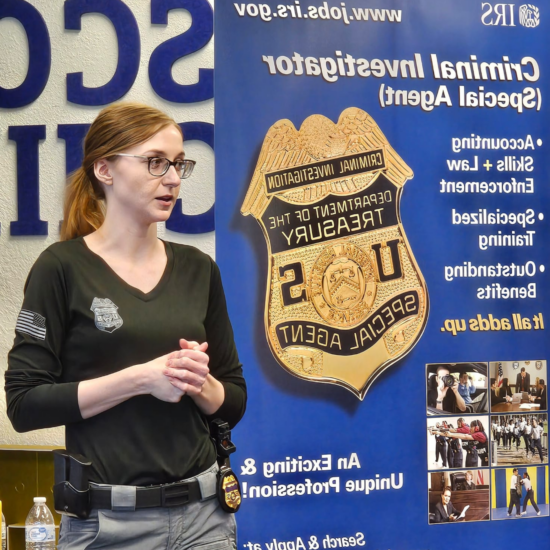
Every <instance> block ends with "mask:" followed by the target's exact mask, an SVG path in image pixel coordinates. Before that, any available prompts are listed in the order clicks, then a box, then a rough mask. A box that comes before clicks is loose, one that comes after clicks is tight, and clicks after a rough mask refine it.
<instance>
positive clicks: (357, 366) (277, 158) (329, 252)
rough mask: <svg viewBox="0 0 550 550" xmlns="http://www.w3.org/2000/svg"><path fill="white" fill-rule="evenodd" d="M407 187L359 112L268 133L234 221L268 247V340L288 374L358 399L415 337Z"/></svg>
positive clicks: (418, 287) (418, 329) (407, 175)
mask: <svg viewBox="0 0 550 550" xmlns="http://www.w3.org/2000/svg"><path fill="white" fill-rule="evenodd" d="M412 177H413V172H412V171H411V169H410V168H409V167H408V166H407V164H405V162H404V161H403V160H402V159H401V157H400V156H399V155H398V154H397V152H396V151H395V150H394V149H393V148H392V147H391V145H390V144H389V143H388V141H387V139H386V137H385V136H384V134H383V133H382V131H381V130H380V128H379V127H378V125H377V124H376V122H375V121H374V120H373V119H372V117H370V116H369V115H368V114H367V113H366V112H365V111H363V110H361V109H358V108H354V107H351V108H348V109H346V110H345V111H343V112H342V113H341V115H340V118H339V120H338V122H337V123H336V124H335V123H334V122H332V121H331V120H329V119H327V118H326V117H324V116H322V115H313V116H310V117H308V118H307V119H306V120H305V121H304V122H303V124H302V126H301V128H300V130H299V131H298V130H296V128H295V127H294V125H293V123H292V122H291V121H289V120H280V121H278V122H276V123H275V124H274V125H273V126H272V127H271V128H270V129H269V131H268V132H267V135H266V137H265V139H264V142H263V146H262V148H261V151H260V155H259V158H258V161H257V164H256V169H255V171H254V175H253V177H252V181H251V183H250V186H249V189H248V192H247V195H246V198H245V200H244V203H243V205H242V208H241V212H242V214H243V215H249V214H251V215H252V216H254V217H255V218H256V220H257V221H258V223H259V224H260V226H261V228H262V230H263V233H264V235H265V237H266V241H267V247H268V261H269V270H268V281H267V287H266V302H265V328H266V334H267V339H268V342H269V345H270V348H271V350H272V352H273V355H274V356H275V358H276V359H277V361H278V362H279V363H280V364H281V365H282V366H283V367H284V368H285V369H286V370H288V371H289V372H291V373H292V374H294V375H296V376H299V377H301V378H304V379H308V380H312V381H315V382H328V383H333V384H338V385H341V386H344V387H345V388H347V389H349V390H350V391H352V392H353V393H354V394H355V395H356V396H357V397H359V398H360V399H363V398H364V396H365V394H366V392H367V390H368V388H369V386H370V385H371V384H372V382H373V381H374V380H375V379H376V377H377V376H378V375H379V374H380V373H381V372H382V371H383V370H384V369H386V368H387V367H388V366H390V365H391V364H393V363H395V362H396V361H397V360H398V359H399V358H401V357H403V355H405V354H406V353H407V352H408V351H410V350H411V348H412V347H413V346H414V345H415V343H416V342H417V341H418V339H419V338H420V336H421V335H422V332H423V330H424V327H425V324H426V320H427V316H428V293H427V289H426V283H425V281H424V278H423V276H422V273H421V272H420V269H419V267H418V265H417V263H416V261H415V259H414V255H413V252H412V250H411V248H410V246H409V243H408V241H407V237H406V236H405V232H404V229H403V225H402V223H401V218H400V214H399V204H400V200H401V194H402V190H403V186H404V184H405V182H406V181H407V180H408V179H411V178H412Z"/></svg>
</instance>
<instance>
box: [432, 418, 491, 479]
mask: <svg viewBox="0 0 550 550" xmlns="http://www.w3.org/2000/svg"><path fill="white" fill-rule="evenodd" d="M427 434H428V470H441V469H449V470H452V469H454V468H478V467H487V466H489V442H490V434H489V417H488V416H463V417H456V416H453V417H438V418H428V421H427Z"/></svg>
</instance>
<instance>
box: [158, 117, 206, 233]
mask: <svg viewBox="0 0 550 550" xmlns="http://www.w3.org/2000/svg"><path fill="white" fill-rule="evenodd" d="M180 127H181V129H182V130H183V135H184V137H185V141H191V140H193V139H198V140H199V141H204V143H207V144H208V145H210V147H212V149H214V125H213V124H209V123H208V122H184V123H183V124H180ZM166 229H168V230H170V231H175V232H177V233H190V234H193V235H196V234H198V233H208V232H210V231H214V205H212V206H211V207H210V208H209V209H208V210H207V211H206V212H204V213H202V214H197V215H196V216H190V215H188V214H184V213H183V212H182V211H181V199H178V200H177V201H176V206H175V207H174V210H172V214H171V215H170V218H169V219H168V220H167V222H166Z"/></svg>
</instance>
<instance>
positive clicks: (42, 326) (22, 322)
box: [15, 309, 46, 340]
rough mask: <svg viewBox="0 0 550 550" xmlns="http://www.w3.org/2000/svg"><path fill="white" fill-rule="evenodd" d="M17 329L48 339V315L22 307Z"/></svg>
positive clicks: (39, 338) (38, 337)
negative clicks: (44, 315)
mask: <svg viewBox="0 0 550 550" xmlns="http://www.w3.org/2000/svg"><path fill="white" fill-rule="evenodd" d="M15 330H17V331H19V332H22V333H24V334H28V335H30V336H33V337H34V338H37V339H38V340H45V339H46V317H43V316H42V315H40V314H39V313H35V312H34V311H29V310H27V309H22V310H21V311H20V312H19V316H18V317H17V323H16V324H15Z"/></svg>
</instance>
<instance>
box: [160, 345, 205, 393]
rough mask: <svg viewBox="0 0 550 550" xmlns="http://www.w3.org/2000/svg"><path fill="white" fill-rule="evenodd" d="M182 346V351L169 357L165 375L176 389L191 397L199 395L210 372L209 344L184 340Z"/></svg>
mask: <svg viewBox="0 0 550 550" xmlns="http://www.w3.org/2000/svg"><path fill="white" fill-rule="evenodd" d="M180 346H181V350H180V351H175V352H174V353H171V354H170V355H169V356H168V359H167V361H166V369H165V370H164V374H165V375H166V376H167V377H168V378H169V379H170V382H171V383H172V384H173V385H174V386H175V387H176V388H178V389H180V390H181V391H183V392H185V393H186V394H188V395H190V396H193V395H199V394H200V393H201V391H202V387H203V385H204V383H205V381H206V377H207V376H208V373H209V372H210V370H209V369H208V360H209V357H208V355H207V354H206V350H207V349H208V343H207V342H204V343H202V344H200V345H199V344H198V343H197V342H188V341H187V340H185V339H183V338H182V339H181V340H180Z"/></svg>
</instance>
